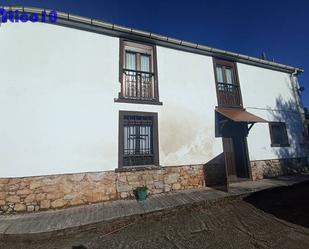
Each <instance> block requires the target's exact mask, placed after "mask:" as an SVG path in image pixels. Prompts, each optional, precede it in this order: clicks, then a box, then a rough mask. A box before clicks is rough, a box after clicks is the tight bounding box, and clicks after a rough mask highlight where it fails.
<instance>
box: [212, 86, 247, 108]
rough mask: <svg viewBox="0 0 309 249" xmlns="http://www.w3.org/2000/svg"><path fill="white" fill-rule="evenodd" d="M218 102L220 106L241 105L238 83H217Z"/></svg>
mask: <svg viewBox="0 0 309 249" xmlns="http://www.w3.org/2000/svg"><path fill="white" fill-rule="evenodd" d="M217 90H218V104H219V105H221V106H241V105H242V102H241V94H240V88H239V85H236V84H228V83H217Z"/></svg>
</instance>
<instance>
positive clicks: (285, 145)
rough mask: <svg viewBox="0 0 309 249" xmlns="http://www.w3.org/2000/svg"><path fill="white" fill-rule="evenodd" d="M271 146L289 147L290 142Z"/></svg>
mask: <svg viewBox="0 0 309 249" xmlns="http://www.w3.org/2000/svg"><path fill="white" fill-rule="evenodd" d="M271 147H290V144H271Z"/></svg>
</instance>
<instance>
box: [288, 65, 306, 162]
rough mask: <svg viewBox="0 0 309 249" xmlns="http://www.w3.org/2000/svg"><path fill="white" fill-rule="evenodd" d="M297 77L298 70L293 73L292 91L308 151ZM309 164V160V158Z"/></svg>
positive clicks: (303, 140)
mask: <svg viewBox="0 0 309 249" xmlns="http://www.w3.org/2000/svg"><path fill="white" fill-rule="evenodd" d="M297 75H298V70H297V69H295V71H294V72H293V73H291V83H292V89H293V95H294V99H295V104H296V108H297V111H298V113H299V115H300V118H301V122H302V141H301V142H302V143H305V144H306V147H307V148H306V149H307V150H308V142H307V141H305V135H307V132H306V130H305V115H304V108H303V104H302V101H301V97H300V94H299V92H298V89H299V83H298V80H297ZM308 163H309V158H308Z"/></svg>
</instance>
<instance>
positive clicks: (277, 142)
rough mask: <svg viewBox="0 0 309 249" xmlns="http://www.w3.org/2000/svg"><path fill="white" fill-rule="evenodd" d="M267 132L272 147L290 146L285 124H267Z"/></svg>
mask: <svg viewBox="0 0 309 249" xmlns="http://www.w3.org/2000/svg"><path fill="white" fill-rule="evenodd" d="M269 132H270V138H271V146H272V147H286V146H290V144H289V139H288V134H287V130H286V125H285V123H283V122H271V123H269Z"/></svg>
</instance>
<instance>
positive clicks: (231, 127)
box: [222, 121, 249, 182]
mask: <svg viewBox="0 0 309 249" xmlns="http://www.w3.org/2000/svg"><path fill="white" fill-rule="evenodd" d="M246 130H247V124H245V123H236V122H233V121H229V123H228V124H226V126H225V134H224V137H223V138H222V140H223V150H224V157H225V165H226V172H227V176H228V180H229V182H234V181H237V180H239V179H240V178H249V172H248V163H249V160H248V159H249V158H248V149H247V140H246Z"/></svg>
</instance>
